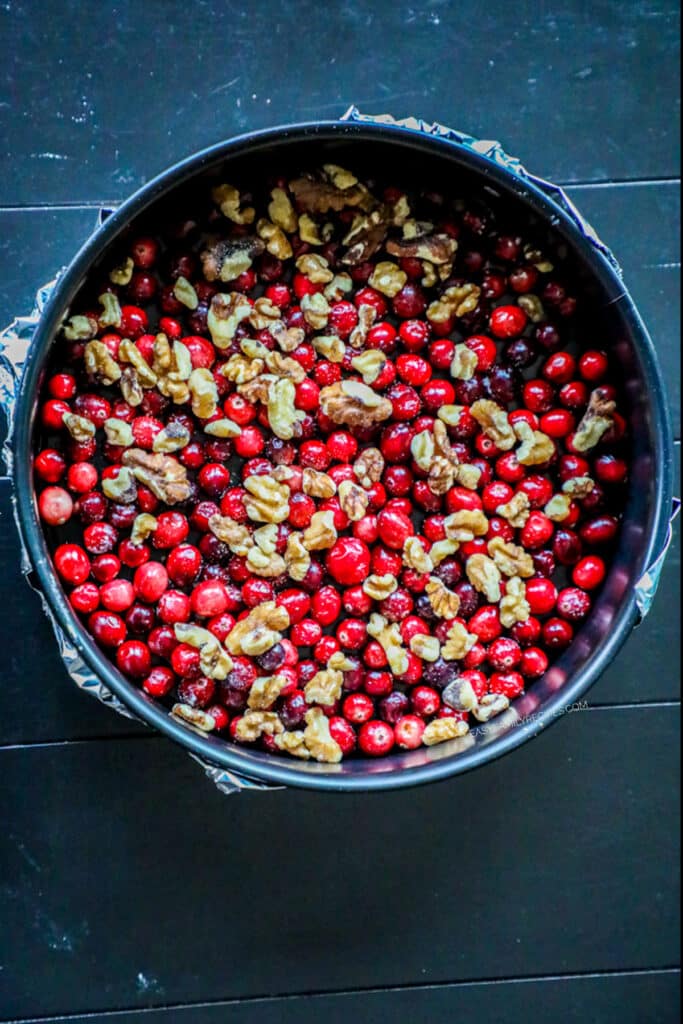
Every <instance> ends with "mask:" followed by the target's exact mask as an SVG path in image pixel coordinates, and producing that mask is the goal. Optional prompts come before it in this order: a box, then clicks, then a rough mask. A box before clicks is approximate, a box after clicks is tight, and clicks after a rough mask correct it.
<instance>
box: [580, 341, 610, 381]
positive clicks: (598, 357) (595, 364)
mask: <svg viewBox="0 0 683 1024" xmlns="http://www.w3.org/2000/svg"><path fill="white" fill-rule="evenodd" d="M608 365H609V364H608V360H607V355H606V354H605V353H604V352H600V351H598V350H597V349H589V350H588V351H587V352H584V353H583V355H582V356H581V357H580V359H579V373H580V374H581V376H582V377H583V379H584V380H588V381H590V382H591V383H593V382H595V381H599V380H602V378H603V377H604V376H605V374H606V373H607V368H608Z"/></svg>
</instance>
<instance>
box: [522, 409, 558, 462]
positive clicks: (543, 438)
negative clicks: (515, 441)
mask: <svg viewBox="0 0 683 1024" xmlns="http://www.w3.org/2000/svg"><path fill="white" fill-rule="evenodd" d="M514 431H515V434H516V435H517V437H518V438H519V440H520V441H521V442H522V443H521V445H520V446H519V448H518V449H517V451H516V452H515V455H516V456H517V461H518V462H520V463H521V464H522V465H523V466H540V465H542V464H543V463H544V462H547V461H548V459H551V458H552V457H553V455H554V454H555V442H554V441H553V440H552V439H551V438H550V437H548V435H547V434H544V433H543V431H542V430H534V429H533V428H532V427H531V426H530V425H529V424H528V423H527V422H526V421H525V420H518V421H517V422H516V423H515V426H514Z"/></svg>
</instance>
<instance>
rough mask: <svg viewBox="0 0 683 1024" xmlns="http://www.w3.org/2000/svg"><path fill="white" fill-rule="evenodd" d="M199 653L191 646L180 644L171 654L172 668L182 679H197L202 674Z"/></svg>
mask: <svg viewBox="0 0 683 1024" xmlns="http://www.w3.org/2000/svg"><path fill="white" fill-rule="evenodd" d="M199 659H200V655H199V651H198V650H197V648H196V647H190V645H189V644H178V645H177V647H174V648H173V651H172V652H171V668H172V669H173V671H174V672H175V674H176V675H177V676H180V677H181V679H189V678H192V677H197V676H198V675H199V674H200V671H201V669H200V665H199Z"/></svg>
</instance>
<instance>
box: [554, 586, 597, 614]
mask: <svg viewBox="0 0 683 1024" xmlns="http://www.w3.org/2000/svg"><path fill="white" fill-rule="evenodd" d="M590 609H591V599H590V597H589V595H588V594H587V593H586V591H585V590H582V589H581V588H580V587H564V588H563V589H562V590H561V591H560V592H559V594H558V595H557V605H556V610H557V613H558V615H561V616H562V618H563V619H569V621H570V622H580V621H581V619H585V617H586V615H588V612H589V611H590Z"/></svg>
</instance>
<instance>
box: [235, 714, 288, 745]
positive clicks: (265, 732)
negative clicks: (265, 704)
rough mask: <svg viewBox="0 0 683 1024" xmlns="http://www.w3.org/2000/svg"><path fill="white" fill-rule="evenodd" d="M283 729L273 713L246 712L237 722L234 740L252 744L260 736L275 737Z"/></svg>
mask: <svg viewBox="0 0 683 1024" xmlns="http://www.w3.org/2000/svg"><path fill="white" fill-rule="evenodd" d="M284 731H285V727H284V725H283V724H282V722H281V721H280V719H279V718H278V716H277V715H276V713H275V712H274V711H246V712H245V713H244V714H243V715H242V717H241V718H239V719H238V720H237V725H236V726H235V739H237V740H239V741H240V742H241V743H254V742H255V741H256V740H257V739H259V737H260V736H277V735H279V734H280V733H283V732H284Z"/></svg>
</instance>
